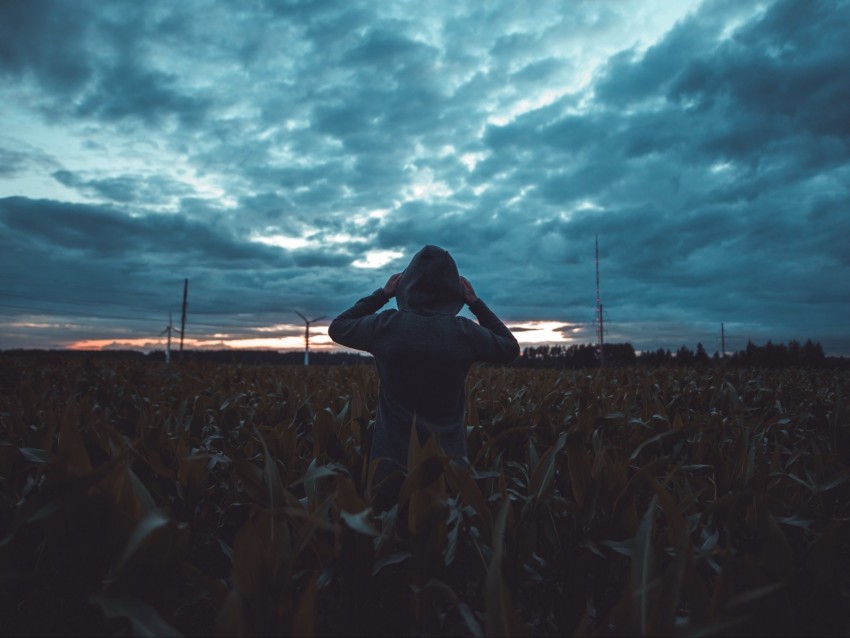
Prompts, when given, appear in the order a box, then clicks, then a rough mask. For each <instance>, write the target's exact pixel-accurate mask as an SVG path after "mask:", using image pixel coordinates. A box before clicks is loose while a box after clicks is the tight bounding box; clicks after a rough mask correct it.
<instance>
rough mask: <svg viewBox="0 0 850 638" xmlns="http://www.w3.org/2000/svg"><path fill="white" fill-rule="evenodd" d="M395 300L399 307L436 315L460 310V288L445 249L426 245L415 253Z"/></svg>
mask: <svg viewBox="0 0 850 638" xmlns="http://www.w3.org/2000/svg"><path fill="white" fill-rule="evenodd" d="M396 300H397V302H398V307H399V308H400V309H402V310H414V311H416V312H422V313H426V314H440V315H456V314H457V313H458V312H460V309H461V308H463V289H462V288H461V285H460V277H459V275H458V271H457V265H456V264H455V260H454V259H452V256H451V255H450V254H449V253H448V251H447V250H443V249H442V248H440V247H439V246H432V245H430V244H429V245H427V246H425V247H424V248H423V249H422V250H420V251H419V252H418V253H416V254H415V255H414V256H413V259H411V260H410V264H409V265H408V266H407V268H405V269H404V272H403V273H402V275H401V280H400V281H399V284H398V289H397V290H396Z"/></svg>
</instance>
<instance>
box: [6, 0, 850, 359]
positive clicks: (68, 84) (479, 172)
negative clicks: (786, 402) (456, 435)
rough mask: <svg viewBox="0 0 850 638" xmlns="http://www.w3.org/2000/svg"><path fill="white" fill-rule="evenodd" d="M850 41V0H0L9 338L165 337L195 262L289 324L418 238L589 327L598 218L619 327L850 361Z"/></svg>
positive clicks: (522, 311) (668, 338) (384, 266)
mask: <svg viewBox="0 0 850 638" xmlns="http://www.w3.org/2000/svg"><path fill="white" fill-rule="evenodd" d="M849 60H850V3H848V2H846V1H843V0H822V1H819V0H806V1H801V0H793V1H788V0H765V1H760V2H756V1H749V0H720V1H717V0H704V1H699V0H688V1H685V0H675V1H673V0H587V1H580V0H575V1H565V0H560V1H557V2H547V1H543V0H540V1H535V2H516V1H514V0H504V1H503V0H498V1H491V2H458V1H457V0H448V1H443V0H429V1H428V2H419V1H395V0H386V1H381V2H373V1H362V2H360V1H356V0H340V1H332V0H329V1H319V0H317V1H312V2H310V1H296V0H292V1H280V2H272V1H268V2H262V1H259V0H258V1H247V0H246V1H243V2H202V1H200V0H190V1H186V2H171V1H170V0H167V1H166V0H162V1H151V0H146V1H145V2H114V1H110V0H95V1H86V0H69V1H67V2H61V1H58V0H56V1H48V2H39V1H35V0H4V1H3V2H2V3H0V272H2V279H0V349H10V348H18V347H35V348H62V347H78V348H79V347H110V346H111V347H130V346H132V347H139V348H143V349H150V348H162V347H164V343H165V337H163V336H160V332H161V331H162V330H163V329H164V328H165V327H166V325H167V323H168V314H169V312H171V313H172V315H173V318H174V323H175V324H177V325H179V321H180V309H181V302H182V295H183V281H184V278H188V280H189V296H188V297H189V298H188V302H189V303H188V309H189V312H188V319H187V325H186V344H187V346H188V347H222V346H228V347H273V348H277V349H286V348H300V347H302V344H303V337H302V335H303V327H301V326H299V322H300V319H299V318H298V316H297V315H296V314H295V312H294V311H295V310H298V311H301V312H302V313H304V314H306V315H308V316H309V317H311V318H312V317H318V316H321V315H325V316H327V317H333V316H334V315H336V314H338V313H339V312H341V311H342V310H344V309H345V308H347V307H348V306H350V305H351V304H352V303H354V301H356V300H357V299H358V298H359V297H361V296H363V295H365V294H367V293H369V292H371V291H372V290H374V289H375V288H377V287H379V286H381V285H382V284H383V283H384V282H385V281H386V279H387V278H388V277H389V275H391V274H392V273H394V272H397V271H400V270H402V269H403V268H404V266H405V265H406V263H407V262H408V261H409V259H410V257H411V256H412V255H413V254H414V253H415V252H416V251H417V250H418V249H419V248H421V247H422V246H423V245H425V244H429V243H430V244H437V245H439V246H442V247H444V248H446V249H447V250H449V251H450V252H451V253H452V255H453V256H454V257H455V260H456V261H457V263H458V267H459V269H460V271H461V274H464V275H465V276H467V277H468V278H469V279H470V280H471V282H472V284H473V285H474V286H475V288H476V291H477V292H478V294H479V295H480V296H481V297H482V298H483V299H484V300H485V301H486V302H487V303H488V304H489V305H490V307H491V308H493V310H495V311H496V313H497V314H499V315H500V316H501V317H502V318H503V319H504V320H505V321H506V322H507V323H508V325H509V326H511V327H512V328H513V329H514V330H515V334H516V335H517V337H518V338H519V340H520V343H521V345H523V346H526V345H532V344H534V343H544V342H547V343H562V344H564V345H569V344H572V343H590V342H595V340H596V329H595V325H594V320H595V304H596V278H595V259H594V257H595V255H594V246H595V245H594V241H595V238H597V237H598V240H599V266H600V273H601V300H602V304H603V308H604V317H605V338H606V340H607V341H610V342H622V341H629V342H631V343H632V344H633V345H634V346H635V348H637V349H646V348H653V349H654V348H657V347H665V348H671V349H677V348H678V347H680V346H681V345H683V344H685V345H688V347H690V348H694V347H695V346H696V343H697V342H701V343H703V344H704V346H705V347H706V350H708V352H709V353H712V352H714V351H716V350H719V348H720V329H721V324H724V326H725V330H726V333H727V349H729V350H738V349H742V348H743V347H744V346H745V345H746V342H747V340H748V339H751V340H753V341H754V342H756V343H758V344H762V343H764V342H765V341H767V339H772V340H773V341H774V342H787V341H790V340H791V339H799V340H805V339H808V338H811V339H813V340H816V341H819V342H820V343H821V344H822V345H823V346H824V349H825V350H826V351H827V352H828V353H830V354H843V355H850V331H848V321H847V317H850V276H848V275H850V272H848V271H850V247H848V235H850V217H848V215H850V72H848V71H850V67H848V61H849ZM390 307H394V302H391V304H390ZM464 312H465V313H466V312H468V311H464ZM327 323H328V320H321V321H318V322H317V323H316V324H315V326H314V327H313V331H312V333H313V335H314V336H313V339H312V340H311V346H315V347H317V348H321V347H330V346H329V345H327V344H328V340H327V336H326V330H327Z"/></svg>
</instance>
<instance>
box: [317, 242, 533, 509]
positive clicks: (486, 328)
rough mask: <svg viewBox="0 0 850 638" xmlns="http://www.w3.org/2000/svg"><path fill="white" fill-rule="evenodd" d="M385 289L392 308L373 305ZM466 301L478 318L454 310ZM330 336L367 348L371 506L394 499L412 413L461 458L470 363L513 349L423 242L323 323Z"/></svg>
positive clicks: (507, 334) (504, 331)
mask: <svg viewBox="0 0 850 638" xmlns="http://www.w3.org/2000/svg"><path fill="white" fill-rule="evenodd" d="M393 296H395V297H396V303H397V305H398V310H392V309H388V310H383V311H382V312H377V311H378V310H379V309H380V308H381V307H382V306H384V305H385V304H386V303H387V302H388V301H389V300H390V299H391V298H392V297H393ZM464 302H466V303H467V304H468V305H469V309H470V310H471V311H472V313H473V314H474V315H475V317H476V318H477V319H478V323H475V322H474V321H472V320H470V319H467V318H466V317H458V316H456V315H457V313H458V312H459V311H460V310H461V309H462V308H463V304H464ZM328 335H329V336H330V337H331V339H333V340H334V341H335V342H337V343H339V344H341V345H343V346H347V347H349V348H354V349H357V350H363V351H366V352H369V353H371V354H372V355H373V356H374V358H375V363H376V366H377V369H378V379H379V382H380V392H379V398H378V410H377V416H376V419H375V431H374V434H373V437H372V449H371V454H370V457H371V462H376V461H377V464H378V465H377V467H376V468H375V476H374V479H373V481H374V483H373V484H374V485H381V484H383V487H379V490H378V496H376V499H375V500H376V505H377V506H378V508H379V509H385V508H388V507H391V505H392V503H393V502H395V500H396V499H397V498H398V489H399V488H400V485H401V483H400V475H399V474H397V473H396V470H397V469H399V468H404V467H405V466H406V464H407V450H408V446H409V443H410V432H411V425H412V423H413V422H414V417H415V421H416V426H417V432H418V435H419V436H420V438H421V439H422V438H424V437H426V436H428V435H429V433H430V434H434V435H436V436H437V437H438V441H439V443H440V445H441V446H442V448H443V451H444V452H445V453H446V454H447V455H448V456H451V457H454V458H456V459H457V460H458V461H459V462H461V463H463V464H466V463H467V459H466V425H465V420H464V416H465V407H466V398H465V389H466V388H465V386H466V376H467V373H468V372H469V368H470V366H471V365H472V363H474V362H477V361H480V362H491V363H510V362H511V361H513V360H514V359H516V358H517V356H519V344H518V343H517V341H516V339H515V338H514V336H513V335H512V334H511V331H510V330H509V329H508V328H507V326H505V324H504V323H502V321H501V320H499V318H498V317H497V316H496V315H495V314H494V313H493V312H492V311H491V310H490V309H489V308H488V307H487V305H486V304H485V303H484V302H483V301H482V300H481V299H480V298H479V297H478V296H477V295H476V294H475V290H474V289H473V288H472V285H471V284H470V283H469V281H468V280H467V279H466V278H464V277H461V276H459V274H458V269H457V265H456V264H455V261H454V259H453V258H452V256H451V255H450V254H449V253H448V252H447V251H446V250H444V249H442V248H439V247H438V246H431V245H428V246H425V247H424V248H422V250H420V251H419V252H418V253H416V255H414V256H413V259H412V260H411V261H410V264H409V265H408V266H407V268H405V270H404V272H401V273H396V274H394V275H392V276H391V277H390V278H389V280H388V281H387V283H386V284H385V285H384V286H383V287H382V288H378V289H377V290H375V291H374V292H373V293H372V294H370V295H369V296H367V297H364V298H362V299H360V300H359V301H357V303H355V304H354V305H353V306H352V307H351V308H349V309H348V310H346V311H345V312H343V313H342V314H340V315H339V316H338V317H337V318H336V319H334V320H333V321H332V322H331V325H330V328H329V329H328Z"/></svg>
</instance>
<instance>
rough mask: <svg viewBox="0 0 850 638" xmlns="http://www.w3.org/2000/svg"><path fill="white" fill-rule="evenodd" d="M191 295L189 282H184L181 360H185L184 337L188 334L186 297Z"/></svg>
mask: <svg viewBox="0 0 850 638" xmlns="http://www.w3.org/2000/svg"><path fill="white" fill-rule="evenodd" d="M188 294H189V280H188V279H184V280H183V317H182V318H181V319H180V360H181V361H182V360H183V336H184V335H185V334H186V297H187V296H188Z"/></svg>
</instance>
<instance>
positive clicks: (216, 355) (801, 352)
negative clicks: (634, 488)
mask: <svg viewBox="0 0 850 638" xmlns="http://www.w3.org/2000/svg"><path fill="white" fill-rule="evenodd" d="M599 354H600V353H599V348H598V347H597V346H596V345H595V344H589V343H583V344H574V345H571V346H545V345H544V346H529V347H526V348H524V349H523V350H522V352H521V354H520V356H519V358H518V359H517V360H516V361H515V362H514V363H512V364H511V365H512V366H516V367H522V368H569V369H580V368H594V367H599V365H600V356H599ZM603 354H604V365H605V366H613V367H621V366H631V365H638V366H646V367H663V366H674V367H687V366H690V367H702V366H706V367H707V366H717V365H727V366H735V367H764V368H780V367H817V368H850V358H846V357H830V356H826V354H825V353H824V351H823V348H822V347H821V345H820V343H817V342H813V341H812V340H811V339H808V340H807V341H806V342H805V343H802V344H801V343H800V342H799V341H791V342H790V343H788V344H787V345H786V344H784V343H777V344H774V343H773V342H772V341H768V342H767V343H766V344H765V345H763V346H757V345H756V344H754V343H753V342H752V341H749V342H747V346H746V347H745V348H744V349H743V350H741V351H738V352H733V353H730V354H727V355H726V356H725V357H724V356H721V354H720V353H719V352H714V354H712V355H709V354H708V353H707V352H706V350H705V348H704V347H703V345H702V344H701V343H698V344H697V345H696V349H695V350H691V349H690V348H688V347H687V346H686V345H682V346H681V347H680V348H679V349H678V350H670V349H664V348H658V349H657V350H645V351H642V352H639V353H638V352H636V351H635V349H634V347H633V346H632V344H630V343H606V344H605V345H604V351H603ZM0 355H2V356H9V355H12V356H15V355H17V356H21V355H23V356H35V357H38V358H39V359H40V360H41V361H42V362H45V363H46V362H51V363H58V362H60V361H61V360H66V359H67V358H68V357H71V358H83V359H87V360H91V359H93V358H97V359H128V358H130V359H148V360H150V361H163V362H164V361H165V352H163V351H162V350H153V351H151V352H147V353H144V352H139V351H137V350H119V349H109V350H98V351H94V350H24V349H16V350H3V351H0ZM171 356H172V359H173V360H174V361H175V362H178V363H179V362H180V361H181V360H182V361H205V362H210V363H234V364H272V365H299V364H301V365H303V363H304V351H303V350H302V351H292V352H277V351H274V350H234V349H221V350H185V351H184V352H182V353H180V352H172V355H171ZM370 361H372V357H371V356H370V355H366V354H358V353H354V352H323V351H312V352H310V365H317V366H323V365H353V364H357V363H368V362H370Z"/></svg>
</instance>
